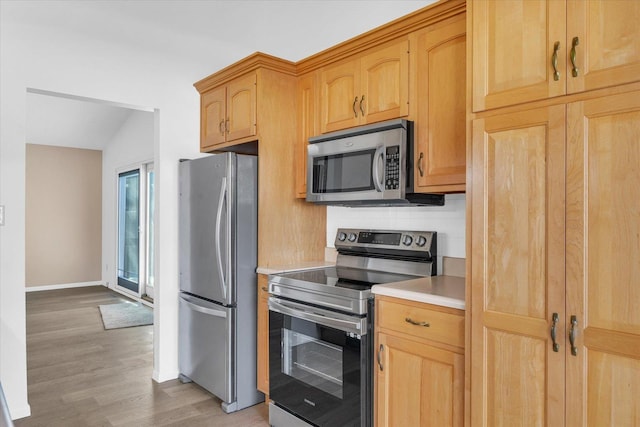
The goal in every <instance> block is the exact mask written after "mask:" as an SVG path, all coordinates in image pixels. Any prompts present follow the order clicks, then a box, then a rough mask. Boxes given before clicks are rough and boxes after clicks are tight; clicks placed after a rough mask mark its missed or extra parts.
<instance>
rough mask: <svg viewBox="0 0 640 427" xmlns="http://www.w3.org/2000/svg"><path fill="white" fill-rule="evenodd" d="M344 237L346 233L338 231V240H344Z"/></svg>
mask: <svg viewBox="0 0 640 427" xmlns="http://www.w3.org/2000/svg"><path fill="white" fill-rule="evenodd" d="M346 238H347V233H344V232H342V231H341V232H339V233H338V240H340V241H341V242H344V241H345V239H346Z"/></svg>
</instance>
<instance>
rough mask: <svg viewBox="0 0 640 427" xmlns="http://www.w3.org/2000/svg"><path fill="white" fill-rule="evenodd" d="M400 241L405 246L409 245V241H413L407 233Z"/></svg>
mask: <svg viewBox="0 0 640 427" xmlns="http://www.w3.org/2000/svg"><path fill="white" fill-rule="evenodd" d="M402 243H403V244H404V245H405V246H411V243H413V237H411V236H408V235H407V236H404V238H403V239H402Z"/></svg>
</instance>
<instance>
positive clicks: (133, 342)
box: [15, 286, 268, 427]
mask: <svg viewBox="0 0 640 427" xmlns="http://www.w3.org/2000/svg"><path fill="white" fill-rule="evenodd" d="M125 300H127V299H126V298H125V297H123V296H121V295H120V294H118V293H116V292H113V291H111V290H109V289H107V288H105V287H102V286H92V287H86V288H76V289H64V290H56V291H41V292H31V293H28V294H27V378H28V395H29V404H30V406H31V414H32V415H31V416H30V417H27V418H23V419H20V420H16V421H15V425H16V426H17V427H26V426H47V427H49V426H60V427H62V426H64V427H75V426H77V427H81V426H105V427H107V426H131V427H133V426H136V427H143V426H190V427H191V426H243V427H244V426H253V427H257V426H260V427H262V426H268V421H267V420H268V410H267V407H266V405H264V404H258V405H255V406H253V407H251V408H247V409H245V410H242V411H239V412H236V413H233V414H225V413H224V412H223V411H222V409H221V407H220V400H218V399H217V398H216V397H214V396H213V395H211V394H210V393H208V392H207V391H205V390H204V389H202V388H200V387H199V386H197V385H195V384H182V383H181V382H180V381H178V380H172V381H167V382H164V383H160V384H158V383H156V382H154V381H153V380H152V379H151V374H152V370H153V326H138V327H133V328H124V329H112V330H104V328H103V325H102V319H101V317H100V311H99V309H98V305H100V304H110V303H118V302H121V301H125Z"/></svg>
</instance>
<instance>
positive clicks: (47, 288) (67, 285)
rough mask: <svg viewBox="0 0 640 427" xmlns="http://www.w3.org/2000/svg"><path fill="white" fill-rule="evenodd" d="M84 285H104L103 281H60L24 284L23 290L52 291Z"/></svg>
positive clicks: (82, 286)
mask: <svg viewBox="0 0 640 427" xmlns="http://www.w3.org/2000/svg"><path fill="white" fill-rule="evenodd" d="M85 286H105V284H104V282H103V281H97V282H80V283H62V284H60V285H44V286H25V288H24V290H25V292H38V291H53V290H56V289H70V288H84V287H85Z"/></svg>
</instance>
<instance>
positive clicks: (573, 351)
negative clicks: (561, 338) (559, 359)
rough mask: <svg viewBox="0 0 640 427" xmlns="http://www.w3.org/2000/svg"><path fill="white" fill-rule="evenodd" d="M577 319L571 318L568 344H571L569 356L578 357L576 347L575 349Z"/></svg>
mask: <svg viewBox="0 0 640 427" xmlns="http://www.w3.org/2000/svg"><path fill="white" fill-rule="evenodd" d="M577 329H578V319H577V318H576V316H571V329H570V330H569V342H570V343H571V355H572V356H577V355H578V347H576V335H577V334H578V331H577Z"/></svg>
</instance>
